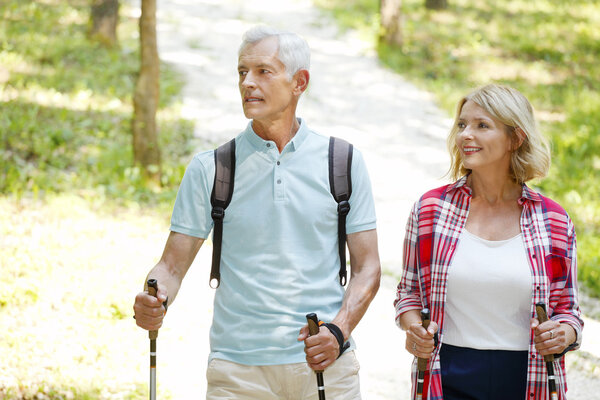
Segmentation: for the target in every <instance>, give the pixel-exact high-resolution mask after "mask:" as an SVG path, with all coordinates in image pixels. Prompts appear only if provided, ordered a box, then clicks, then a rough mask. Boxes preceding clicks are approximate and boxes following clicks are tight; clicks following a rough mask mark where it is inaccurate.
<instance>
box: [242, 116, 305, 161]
mask: <svg viewBox="0 0 600 400" xmlns="http://www.w3.org/2000/svg"><path fill="white" fill-rule="evenodd" d="M252 129H253V130H254V132H255V133H256V134H257V135H258V136H260V137H261V138H262V139H264V140H272V141H273V142H275V144H276V145H277V149H278V150H279V152H280V153H281V152H282V151H283V148H284V147H285V146H286V145H287V144H288V143H289V141H290V140H292V138H293V137H294V136H295V135H296V132H298V129H300V123H299V122H298V119H297V118H296V116H295V115H292V116H291V117H288V118H281V119H277V120H274V121H257V120H252Z"/></svg>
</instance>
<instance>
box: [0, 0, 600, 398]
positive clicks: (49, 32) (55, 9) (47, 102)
mask: <svg viewBox="0 0 600 400" xmlns="http://www.w3.org/2000/svg"><path fill="white" fill-rule="evenodd" d="M90 2H91V0H43V1H34V0H0V17H1V18H0V263H1V265H0V266H1V272H2V274H0V289H1V290H0V326H1V327H2V329H3V332H2V334H1V335H0V350H1V351H2V357H0V398H5V397H6V398H7V399H74V398H76V399H97V398H101V399H141V398H145V397H146V396H147V392H146V391H147V389H146V382H145V381H144V378H145V373H143V372H142V371H140V370H135V371H130V370H129V371H125V370H124V369H123V368H119V366H115V365H114V363H112V364H110V366H106V365H105V362H106V359H107V357H108V355H107V354H106V353H105V352H107V351H109V347H108V344H107V343H106V340H107V337H109V338H110V340H121V341H123V342H124V343H129V340H131V343H136V344H135V345H132V346H131V347H130V348H127V350H126V351H124V353H123V354H120V355H119V356H120V357H122V359H123V360H125V359H131V358H135V357H137V356H138V355H139V354H144V352H145V351H146V350H147V349H146V348H145V346H144V345H145V342H143V341H142V340H141V339H140V338H142V337H145V336H143V333H139V335H138V336H135V337H134V338H131V337H129V336H123V335H126V334H125V333H124V332H125V331H126V330H124V328H123V327H124V326H130V325H131V320H130V319H129V318H130V315H131V311H130V308H131V304H130V303H131V301H130V300H131V299H123V298H122V296H119V295H118V294H119V293H136V292H137V291H138V290H139V288H138V287H137V286H136V284H135V283H136V282H139V281H140V276H144V275H145V272H146V270H147V268H148V266H149V265H151V264H152V263H153V262H155V261H156V260H153V259H152V258H151V257H150V256H151V255H152V254H151V253H152V252H150V251H147V249H146V248H145V245H144V243H147V242H148V235H149V233H148V232H150V231H155V229H151V228H150V227H151V226H153V227H156V226H162V227H164V228H165V229H164V230H165V231H166V230H167V227H168V217H169V215H170V209H171V207H172V204H173V200H174V198H175V195H176V190H177V185H178V183H179V180H180V179H181V176H182V175H183V172H184V170H185V166H186V164H187V162H188V161H189V159H190V157H191V155H192V153H194V152H195V151H197V150H198V149H199V148H201V147H203V146H207V144H205V143H201V142H199V141H198V139H195V138H194V136H193V125H192V123H191V122H190V121H188V120H185V119H183V118H181V116H180V115H181V114H180V106H181V104H180V94H181V90H182V86H183V83H184V82H183V79H182V78H181V77H180V76H179V75H178V74H177V73H176V72H175V71H174V70H172V69H171V68H170V67H169V65H167V64H161V66H160V67H161V77H160V90H161V92H160V105H159V110H158V114H157V122H158V130H159V132H160V147H161V150H162V155H163V157H162V175H161V186H160V187H156V186H151V187H149V186H148V185H147V184H146V182H145V180H144V179H143V174H142V171H140V168H139V167H138V166H134V165H133V164H134V163H133V155H132V154H133V153H132V149H131V147H132V145H131V119H132V112H133V107H132V96H133V91H134V87H135V81H136V75H137V73H138V71H139V67H140V61H139V57H140V52H139V33H138V25H137V22H138V21H137V18H134V17H130V16H129V15H131V14H132V13H130V12H127V7H130V6H129V5H128V4H121V16H120V18H119V25H118V38H119V40H118V44H117V45H115V46H106V45H105V44H103V43H101V42H95V41H92V40H91V39H90V37H89V35H88V32H89V30H90ZM314 2H315V4H316V5H317V6H318V7H320V8H321V9H322V10H324V11H325V12H328V13H331V14H332V15H333V16H334V18H335V19H336V20H337V21H338V22H339V24H340V25H341V26H342V27H344V28H348V29H350V28H352V29H358V30H359V31H360V32H361V34H362V35H363V36H364V37H366V38H368V40H372V41H373V42H374V43H377V44H376V46H377V51H378V54H379V57H380V59H381V62H382V63H383V64H384V65H386V66H388V67H389V68H391V69H393V70H395V71H397V72H398V73H400V74H402V75H403V76H404V77H406V78H407V79H409V80H411V81H412V82H414V83H415V84H417V85H418V86H420V87H422V88H424V89H426V90H429V91H431V92H433V93H434V94H435V96H436V98H437V100H438V102H439V104H440V106H441V107H442V108H444V109H445V110H447V112H448V113H449V115H452V114H453V113H454V107H455V104H456V102H457V100H458V99H459V98H460V97H461V96H462V95H464V94H465V93H467V92H468V91H470V90H471V89H472V88H474V87H476V86H479V85H482V84H485V83H488V82H491V81H493V82H501V83H506V84H509V85H512V86H514V87H516V88H518V89H519V90H520V91H522V92H523V93H524V94H525V95H526V96H527V97H528V98H529V99H530V100H531V102H532V104H533V105H534V107H535V108H536V111H537V116H538V118H539V120H540V122H541V126H542V129H543V131H544V132H545V133H547V134H548V135H549V136H550V137H551V138H552V142H553V165H552V169H551V173H550V176H549V177H548V178H546V179H545V180H543V181H540V182H535V184H536V186H537V187H538V188H540V189H541V190H542V191H543V192H544V193H545V194H547V195H549V196H550V197H552V198H554V199H555V200H557V201H558V202H559V203H561V204H562V205H563V206H564V207H565V208H566V209H567V210H568V211H569V212H570V214H571V216H572V218H573V219H574V221H575V224H576V228H577V233H578V246H579V251H578V256H579V260H578V262H579V279H580V282H581V286H582V288H583V290H584V291H585V292H586V293H589V294H591V295H593V296H596V297H600V203H599V202H598V201H597V199H598V198H600V179H599V178H600V135H599V134H598V133H599V130H600V116H599V115H600V114H599V111H600V74H599V73H598V67H597V62H598V60H600V28H598V27H599V26H600V3H599V2H598V1H592V0H588V1H584V0H574V1H570V2H561V1H554V0H535V1H529V0H507V1H500V2H497V1H493V0H449V1H448V4H447V7H446V8H445V9H441V10H431V9H427V8H426V7H424V0H403V1H401V2H399V3H398V4H399V9H398V10H397V11H399V17H398V18H399V21H400V26H401V29H400V30H401V35H400V36H401V41H400V42H399V43H395V44H394V43H390V41H389V40H383V39H381V37H383V36H385V35H384V34H385V32H384V28H382V27H381V23H380V21H381V14H380V8H379V7H380V2H379V1H378V0H314ZM159 7H160V5H159ZM100 236H102V237H105V236H106V237H111V245H114V246H124V245H125V243H130V244H131V243H132V242H131V241H132V240H135V241H137V242H135V243H136V246H135V248H131V247H128V248H123V249H122V251H123V252H122V254H123V256H122V259H121V260H119V262H117V263H114V260H111V259H108V258H107V257H106V254H105V251H104V249H103V245H102V243H100V242H98V241H97V239H96V238H98V237H100ZM125 239H126V240H125ZM161 239H162V238H161ZM40 249H44V251H43V252H42V251H40ZM66 249H69V251H68V252H67V251H65V250H66ZM73 249H76V250H73ZM41 253H43V254H41ZM67 254H68V255H67ZM74 265H75V266H77V270H74V269H73V266H74ZM131 265H139V266H141V267H139V268H137V269H136V268H131V267H130V266H131ZM82 272H85V273H82ZM110 276H119V277H120V278H121V279H119V280H118V282H114V281H109V280H108V278H107V277H110ZM67 283H68V284H67ZM98 288H101V289H102V290H103V291H104V293H105V295H104V296H102V297H101V298H97V297H94V298H93V300H91V298H89V297H88V296H86V293H87V292H89V291H90V290H99V289H98ZM40 298H50V299H52V301H50V302H45V301H44V302H41V301H38V300H39V299H40ZM90 301H93V302H94V304H90ZM90 309H93V310H94V312H93V313H92V315H90V313H89V310H90ZM56 310H60V315H61V317H60V318H59V319H58V320H57V319H56V318H55V317H53V318H54V319H52V318H49V319H44V318H40V317H39V316H40V315H55V314H53V312H55V311H56ZM63 316H64V320H63V319H62V318H63ZM73 321H78V323H76V324H74V323H73ZM90 326H93V327H95V329H90ZM40 330H44V331H46V332H53V335H50V336H47V337H46V338H45V339H44V342H40V339H34V338H36V337H38V336H36V332H39V331H40ZM136 334H137V333H136ZM24 337H27V338H29V339H30V340H23V339H24ZM65 337H66V338H68V341H69V344H70V346H69V348H62V347H61V348H56V347H54V346H63V344H62V343H64V340H65ZM54 339H55V341H54ZM137 343H141V345H140V346H143V347H141V348H138V347H136V346H137ZM55 352H56V353H57V354H59V353H60V354H62V355H63V357H75V358H77V359H78V361H79V366H81V368H78V367H77V364H76V366H75V367H74V369H72V370H67V371H65V370H64V365H63V366H61V365H57V363H55V362H50V361H48V362H40V360H51V359H52V357H53V354H54V353H55ZM133 353H135V354H136V355H135V356H134V355H132V354H133ZM113 357H114V355H113ZM125 364H127V363H126V362H123V363H121V367H122V366H124V365H125ZM23 366H26V367H25V368H24V367H23ZM95 367H96V368H95ZM143 367H145V365H144V366H141V365H140V366H139V368H140V369H141V368H143ZM86 371H87V372H86ZM90 371H92V372H93V373H92V372H90ZM99 371H101V372H99ZM201 378H202V377H201ZM163 393H164V392H163ZM162 397H165V398H168V397H169V396H168V394H166V393H165V394H164V396H162Z"/></svg>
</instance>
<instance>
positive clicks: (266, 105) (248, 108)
mask: <svg viewBox="0 0 600 400" xmlns="http://www.w3.org/2000/svg"><path fill="white" fill-rule="evenodd" d="M277 52H278V42H277V38H274V37H269V38H266V39H263V40H261V41H259V42H256V43H252V44H249V45H247V46H246V47H244V49H243V50H242V52H241V53H240V57H239V60H238V74H239V83H238V85H239V88H240V94H241V97H242V107H243V108H244V115H245V116H246V118H248V119H253V120H255V121H258V122H273V121H277V120H279V119H282V118H283V117H284V116H286V115H288V113H289V112H292V115H293V113H294V112H295V106H296V102H297V97H296V96H295V95H294V86H295V79H291V80H290V79H289V77H288V75H287V73H286V70H285V65H283V63H282V62H281V61H280V60H279V58H278V56H277Z"/></svg>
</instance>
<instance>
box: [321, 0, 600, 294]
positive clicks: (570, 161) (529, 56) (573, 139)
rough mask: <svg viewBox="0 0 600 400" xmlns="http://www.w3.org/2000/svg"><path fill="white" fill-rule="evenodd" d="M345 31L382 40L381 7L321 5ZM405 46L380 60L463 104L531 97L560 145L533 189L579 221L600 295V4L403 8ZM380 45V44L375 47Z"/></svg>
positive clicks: (412, 2) (370, 0) (522, 1)
mask: <svg viewBox="0 0 600 400" xmlns="http://www.w3.org/2000/svg"><path fill="white" fill-rule="evenodd" d="M315 3H316V4H317V5H318V6H319V7H322V8H323V9H325V10H327V11H328V12H330V13H331V14H332V15H333V16H334V17H335V18H336V19H337V20H338V21H339V22H340V24H341V25H342V26H345V27H346V28H353V29H359V30H361V31H362V33H363V34H364V35H365V36H366V37H369V38H377V37H379V36H381V35H382V34H383V33H382V29H383V28H382V27H381V26H380V25H381V24H380V19H381V18H380V2H379V0H315ZM398 4H401V6H400V18H401V30H402V35H401V39H402V42H401V43H400V44H392V43H388V42H387V41H383V40H380V41H378V46H377V50H378V54H379V57H380V59H381V62H382V63H383V64H385V65H386V66H388V67H389V68H391V69H393V70H394V71H397V72H398V73H400V74H402V75H403V76H405V77H406V78H407V79H410V80H411V81H412V82H414V83H415V84H417V85H419V86H420V87H422V88H424V89H427V90H430V91H432V92H433V93H434V94H435V95H436V98H437V100H438V102H439V104H440V106H441V107H442V108H444V109H445V110H446V111H447V112H448V114H449V115H454V112H455V109H456V103H457V102H458V100H459V99H460V98H461V97H462V96H464V95H465V94H466V93H468V92H469V91H470V90H472V89H473V88H475V87H478V86H481V85H484V84H487V83H490V82H497V83H503V84H507V85H510V86H513V87H515V88H516V89H518V90H520V91H521V92H522V93H524V94H525V95H526V96H527V98H528V99H529V100H530V101H531V103H532V104H533V106H534V108H535V109H536V117H537V118H538V121H539V122H540V125H541V129H542V131H543V132H544V133H545V134H547V135H548V136H549V137H550V138H551V139H552V144H553V149H552V167H551V171H550V174H549V176H548V177H547V178H546V179H544V180H542V181H541V182H534V184H535V186H537V187H538V188H539V189H540V190H542V191H543V192H544V194H546V195H547V196H550V197H551V198H553V199H554V200H556V201H558V202H559V203H560V204H561V205H562V206H563V207H564V208H565V209H566V210H567V211H568V212H569V214H570V215H571V217H572V219H573V221H574V222H575V227H576V230H577V240H578V252H577V256H578V274H579V279H580V281H581V282H582V283H583V284H584V290H588V291H590V292H591V294H593V295H594V296H596V297H600V202H599V201H598V199H600V72H599V71H600V70H599V69H598V62H599V61H600V3H599V2H598V1H596V0H574V1H554V0H534V1H531V0H506V1H493V0H478V1H475V0H448V2H447V7H446V8H445V9H443V10H431V9H427V8H426V7H424V2H423V1H422V0H402V1H399V3H398ZM374 40H375V39H374Z"/></svg>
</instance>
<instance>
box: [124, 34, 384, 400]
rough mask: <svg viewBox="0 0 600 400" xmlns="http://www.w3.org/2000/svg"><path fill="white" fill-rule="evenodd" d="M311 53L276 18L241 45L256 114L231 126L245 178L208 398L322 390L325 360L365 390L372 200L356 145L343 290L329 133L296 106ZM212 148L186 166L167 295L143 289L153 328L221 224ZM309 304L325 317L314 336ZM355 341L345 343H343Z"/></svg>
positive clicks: (335, 387)
mask: <svg viewBox="0 0 600 400" xmlns="http://www.w3.org/2000/svg"><path fill="white" fill-rule="evenodd" d="M309 63H310V50H309V48H308V45H307V43H306V42H305V41H304V39H302V38H300V37H299V36H297V35H296V34H293V33H286V32H280V31H278V30H275V29H272V28H269V27H255V28H253V29H250V30H249V31H248V32H246V34H245V35H244V38H243V42H242V44H241V46H240V49H239V59H238V75H239V90H240V95H241V99H242V107H243V110H244V115H245V116H246V117H247V118H248V119H251V122H250V123H249V124H248V126H247V127H246V129H245V130H244V131H243V132H242V133H240V134H239V135H238V136H237V137H236V138H235V180H234V183H235V184H234V185H233V187H235V191H234V192H233V196H232V199H231V203H230V205H229V206H228V208H227V212H226V214H225V218H224V220H223V230H222V242H221V243H222V250H221V261H220V270H221V279H220V286H219V287H218V289H217V290H216V293H215V304H214V316H213V323H212V327H211V331H210V345H211V352H210V355H209V365H208V369H207V380H208V385H207V399H211V400H213V399H261V400H269V399H316V398H317V387H316V384H315V378H314V374H313V373H312V370H325V373H324V374H325V375H324V377H325V385H326V392H327V397H328V398H330V399H344V400H348V399H360V398H361V397H360V387H359V380H358V369H359V367H358V362H357V361H356V357H355V355H354V351H353V350H354V343H353V341H352V340H351V338H350V335H351V333H352V331H353V329H354V328H355V327H356V325H357V324H358V322H359V321H360V320H361V318H362V317H363V315H364V313H365V312H366V310H367V307H368V306H369V304H370V302H371V300H372V299H373V297H374V296H375V294H376V292H377V290H378V288H379V279H380V264H379V255H378V250H377V233H376V230H375V227H376V225H375V210H374V203H373V197H372V193H371V185H370V181H369V177H368V174H367V170H366V167H365V165H364V161H363V159H362V156H361V154H360V152H359V151H357V150H354V152H353V156H352V159H351V169H350V172H351V178H352V195H351V196H350V199H349V203H350V211H349V213H348V215H347V217H346V225H345V226H346V232H347V244H348V250H349V254H350V268H351V272H350V280H349V284H348V287H347V289H346V290H344V287H343V286H342V285H341V284H340V280H339V279H338V270H339V269H340V258H341V257H340V252H339V248H338V244H339V242H338V204H337V203H336V201H335V200H334V198H333V196H332V194H331V192H330V183H329V171H328V149H329V138H328V137H325V136H322V135H320V134H318V133H316V132H314V131H312V130H310V129H309V128H308V126H307V124H306V122H305V121H304V120H302V119H299V118H296V115H295V114H296V107H297V104H298V101H299V99H300V96H301V95H302V93H304V91H305V90H306V88H307V86H308V82H309V72H308V68H309ZM214 157H215V156H214V152H213V151H206V152H202V153H199V154H197V155H196V156H195V157H194V159H193V160H192V161H191V163H190V165H189V166H188V168H187V170H186V173H185V175H184V177H183V181H182V183H181V186H180V188H179V192H178V195H177V200H176V202H175V206H174V210H173V215H172V218H171V228H170V229H171V233H170V235H169V238H168V240H167V243H166V245H165V249H164V253H163V255H162V257H161V260H160V261H159V262H158V264H157V265H156V266H155V267H154V268H153V269H152V270H151V271H150V273H149V274H148V278H152V279H156V280H157V281H158V283H159V285H158V293H157V298H154V297H152V296H150V295H148V293H147V292H141V293H139V294H138V295H137V296H136V299H135V304H134V311H135V316H136V321H137V325H138V326H140V327H142V328H144V329H147V330H156V329H158V328H159V327H160V326H161V325H162V322H163V316H164V308H163V306H162V302H163V301H165V300H167V299H168V302H169V303H171V302H173V300H174V299H175V297H176V295H177V292H178V290H179V288H180V285H181V282H182V280H183V278H184V276H185V274H186V272H187V270H188V268H189V267H190V265H191V263H192V261H193V259H194V257H195V256H196V254H197V252H198V250H199V249H200V247H201V246H202V243H203V242H204V240H205V239H206V238H207V237H208V235H209V233H210V231H211V229H212V227H213V221H212V219H211V192H212V190H213V183H214V181H215V179H214V176H215V160H214ZM341 259H342V260H343V257H342V258H341ZM342 264H345V263H343V262H342ZM310 312H316V313H317V314H318V316H319V317H320V318H321V319H322V320H323V321H325V322H327V323H328V324H327V325H323V326H321V327H320V330H319V333H318V334H316V335H312V336H309V334H308V328H307V325H306V314H307V313H310ZM347 341H348V342H349V344H350V347H349V349H348V350H347V351H345V352H344V350H345V348H344V347H345V346H340V345H341V344H342V343H345V342H347ZM342 352H343V354H341V353H342Z"/></svg>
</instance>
